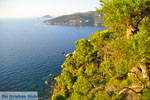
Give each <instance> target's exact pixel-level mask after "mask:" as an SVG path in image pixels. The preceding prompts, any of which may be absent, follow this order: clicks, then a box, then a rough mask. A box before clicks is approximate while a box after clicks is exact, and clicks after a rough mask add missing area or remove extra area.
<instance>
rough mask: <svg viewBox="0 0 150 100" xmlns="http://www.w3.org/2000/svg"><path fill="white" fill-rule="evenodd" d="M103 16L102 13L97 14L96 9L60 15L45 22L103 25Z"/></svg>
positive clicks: (72, 24) (52, 23)
mask: <svg viewBox="0 0 150 100" xmlns="http://www.w3.org/2000/svg"><path fill="white" fill-rule="evenodd" d="M103 16H104V15H103V14H102V13H100V14H97V13H96V12H95V11H89V12H84V13H74V14H71V15H64V16H59V17H56V18H53V19H49V20H46V21H44V22H45V23H47V24H48V25H71V26H103V22H102V18H103Z"/></svg>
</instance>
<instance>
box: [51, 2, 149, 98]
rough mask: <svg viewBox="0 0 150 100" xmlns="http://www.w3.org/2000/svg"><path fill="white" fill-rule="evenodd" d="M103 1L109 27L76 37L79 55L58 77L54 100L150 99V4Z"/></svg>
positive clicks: (75, 56) (67, 62)
mask: <svg viewBox="0 0 150 100" xmlns="http://www.w3.org/2000/svg"><path fill="white" fill-rule="evenodd" d="M101 2H102V9H103V11H104V23H105V24H107V26H109V28H108V29H107V30H103V31H98V32H96V33H94V34H92V35H91V36H90V37H89V39H88V40H86V39H81V40H79V41H76V43H75V44H76V51H75V53H74V54H73V55H72V56H70V57H67V58H66V60H65V62H64V64H63V65H62V66H61V67H62V68H63V70H62V73H61V74H60V75H59V76H58V77H57V78H56V84H55V87H54V90H53V96H52V100H149V99H150V28H149V27H150V23H149V22H150V16H149V15H150V2H149V1H148V0H144V1H139V0H119V1H118V0H101ZM110 7H112V8H113V9H111V10H110ZM129 8H130V9H129ZM133 12H134V16H133ZM145 12H146V13H145ZM147 13H148V15H147ZM144 14H145V15H144ZM108 15H111V16H108ZM141 16H142V17H141ZM143 16H144V17H143ZM139 19H140V21H139ZM128 21H129V22H128ZM136 21H138V22H136ZM132 24H133V25H134V24H135V26H136V27H134V28H137V29H138V30H136V31H135V30H134V29H133V28H132V27H131V26H132ZM129 27H130V28H129ZM132 29H133V30H132ZM128 32H130V33H132V34H130V35H127V34H128Z"/></svg>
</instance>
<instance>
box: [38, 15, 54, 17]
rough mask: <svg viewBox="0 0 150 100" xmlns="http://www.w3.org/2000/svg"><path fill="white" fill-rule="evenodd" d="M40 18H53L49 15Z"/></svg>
mask: <svg viewBox="0 0 150 100" xmlns="http://www.w3.org/2000/svg"><path fill="white" fill-rule="evenodd" d="M41 18H53V17H52V16H50V15H45V16H42V17H41Z"/></svg>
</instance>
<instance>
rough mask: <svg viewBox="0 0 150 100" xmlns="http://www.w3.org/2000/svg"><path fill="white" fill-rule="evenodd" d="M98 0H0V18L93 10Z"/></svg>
mask: <svg viewBox="0 0 150 100" xmlns="http://www.w3.org/2000/svg"><path fill="white" fill-rule="evenodd" d="M95 7H99V0H0V18H39V17H41V16H44V15H51V16H54V17H57V16H61V15H67V14H72V13H76V12H87V11H94V10H95Z"/></svg>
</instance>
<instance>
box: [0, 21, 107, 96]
mask: <svg viewBox="0 0 150 100" xmlns="http://www.w3.org/2000/svg"><path fill="white" fill-rule="evenodd" d="M42 21H43V20H41V19H3V20H0V91H38V94H39V96H40V97H41V98H48V97H50V94H49V91H50V86H48V85H45V83H44V82H45V81H46V80H49V78H50V76H49V74H50V73H53V74H54V75H55V76H57V75H59V74H60V72H61V67H60V65H61V64H62V63H63V62H64V60H65V57H64V56H62V55H61V54H60V52H62V51H65V52H66V53H69V52H73V51H74V50H75V45H74V43H75V41H77V40H79V39H81V38H86V39H87V38H88V37H89V36H90V35H91V34H92V33H94V32H96V31H98V30H102V29H105V28H104V27H93V26H84V27H81V26H59V25H46V24H45V23H43V22H42Z"/></svg>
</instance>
